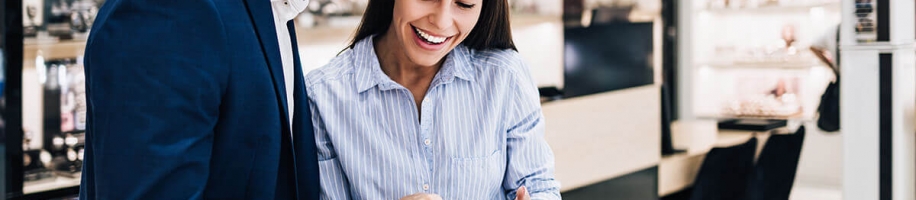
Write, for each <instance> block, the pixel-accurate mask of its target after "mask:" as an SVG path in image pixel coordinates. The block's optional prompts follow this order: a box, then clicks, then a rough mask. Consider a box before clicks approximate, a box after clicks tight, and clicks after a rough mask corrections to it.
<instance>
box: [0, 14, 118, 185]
mask: <svg viewBox="0 0 916 200" xmlns="http://www.w3.org/2000/svg"><path fill="white" fill-rule="evenodd" d="M18 2H19V3H20V4H19V5H15V10H11V9H12V8H9V9H6V11H15V13H16V14H15V16H16V18H17V19H16V21H21V24H19V23H17V24H7V25H8V27H12V28H15V29H16V30H17V34H15V38H11V40H15V42H16V43H17V44H18V46H17V47H12V46H10V48H16V49H15V50H13V49H9V50H8V51H9V52H11V53H12V52H15V54H10V55H9V56H7V58H9V60H8V62H7V63H8V65H7V66H9V67H7V68H6V70H5V72H6V74H7V75H10V77H9V78H7V80H8V81H7V82H8V83H10V84H7V85H6V86H7V87H8V88H10V90H9V91H15V92H11V93H10V94H15V95H16V96H12V95H11V96H8V101H6V103H7V105H10V108H12V109H11V110H4V118H5V119H11V120H10V122H12V123H6V125H7V126H11V127H8V128H6V129H5V130H6V131H7V133H9V134H7V136H9V137H7V144H8V145H10V146H8V147H7V151H8V152H7V153H6V155H7V156H8V157H9V159H7V162H8V165H9V166H11V167H10V169H9V170H8V171H7V174H8V175H9V176H8V177H9V178H7V180H8V181H9V182H8V185H7V187H6V189H7V194H8V198H12V199H51V198H62V197H72V196H75V195H76V194H77V192H78V189H79V184H80V172H81V170H82V158H83V147H84V138H85V136H84V135H85V130H86V111H87V104H86V95H85V92H86V88H85V82H84V80H85V77H84V75H83V67H82V63H83V61H82V56H83V53H84V49H85V44H86V40H87V38H88V35H89V30H90V29H91V27H92V22H93V21H94V20H95V15H96V14H97V12H98V10H99V7H101V5H102V4H103V3H104V0H23V1H18ZM7 16H12V15H7ZM8 21H9V20H8ZM8 46H9V45H8ZM13 109H15V110H13Z"/></svg>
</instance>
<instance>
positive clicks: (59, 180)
mask: <svg viewBox="0 0 916 200" xmlns="http://www.w3.org/2000/svg"><path fill="white" fill-rule="evenodd" d="M76 176H77V177H78V176H80V175H79V173H77V174H76ZM79 185H80V179H79V178H67V177H60V176H57V177H55V179H54V180H51V181H42V182H39V183H28V182H26V183H25V185H24V186H23V187H22V193H24V194H32V193H38V192H45V191H50V190H56V189H61V188H68V187H74V186H79Z"/></svg>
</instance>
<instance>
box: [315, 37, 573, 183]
mask: <svg viewBox="0 0 916 200" xmlns="http://www.w3.org/2000/svg"><path fill="white" fill-rule="evenodd" d="M306 86H307V87H308V93H309V95H308V96H309V101H311V102H310V105H311V111H312V121H313V122H314V125H315V137H316V139H317V140H316V142H317V143H318V159H319V166H320V168H321V188H322V195H321V196H322V199H372V200H374V199H399V198H401V197H404V196H407V195H410V194H414V193H421V192H422V193H433V194H438V195H441V196H442V197H443V198H444V199H449V200H459V199H471V200H477V199H515V190H516V189H517V188H518V187H519V186H526V187H527V188H528V191H529V192H530V193H531V196H532V198H533V199H560V193H559V188H560V185H559V183H558V182H557V181H556V180H554V174H553V172H554V159H553V152H552V151H551V150H550V147H549V146H548V145H547V142H545V141H544V118H543V115H542V114H541V107H540V103H539V98H538V92H537V88H536V87H535V85H534V81H533V80H532V78H531V75H530V72H529V71H528V68H527V65H525V64H524V63H523V62H522V59H521V57H520V56H519V55H518V53H517V52H515V51H513V50H492V51H473V50H470V49H468V48H466V47H464V46H461V45H459V46H458V47H456V48H455V49H454V50H452V52H451V53H449V54H448V56H447V58H446V61H445V62H444V64H443V66H442V68H441V69H440V71H439V73H438V74H436V77H435V78H434V79H433V81H432V84H431V86H430V88H429V91H428V92H427V94H426V97H425V98H424V100H423V102H422V106H420V107H419V108H417V106H416V105H417V104H416V103H415V102H414V100H413V95H411V93H410V91H409V90H407V89H406V88H405V87H403V86H401V85H399V84H397V83H395V82H394V81H392V80H391V79H390V78H389V77H388V76H387V75H385V74H384V73H383V72H382V70H381V68H380V66H379V63H378V59H377V57H376V54H375V51H374V48H373V43H372V38H371V37H370V38H367V39H364V40H362V41H360V42H359V43H358V44H357V45H356V46H355V47H354V49H350V50H347V51H346V52H344V53H342V54H341V55H339V56H338V57H337V58H335V59H333V60H332V61H331V62H330V63H329V64H328V65H326V66H324V67H322V68H319V69H316V70H314V71H312V72H310V73H309V74H308V75H307V76H306ZM417 109H419V112H418V110H417Z"/></svg>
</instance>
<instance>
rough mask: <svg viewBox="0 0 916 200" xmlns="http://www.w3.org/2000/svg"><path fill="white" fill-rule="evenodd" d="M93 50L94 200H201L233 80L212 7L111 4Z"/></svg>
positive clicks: (170, 1)
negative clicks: (225, 95)
mask: <svg viewBox="0 0 916 200" xmlns="http://www.w3.org/2000/svg"><path fill="white" fill-rule="evenodd" d="M100 13H105V14H106V15H105V16H101V17H104V18H100V20H99V21H100V22H103V23H100V24H96V25H97V26H98V27H94V28H95V29H94V30H93V33H92V34H93V35H92V38H91V39H90V41H89V44H88V45H87V49H86V60H85V64H86V75H87V88H88V94H87V95H88V96H87V98H88V100H89V104H90V114H89V117H90V118H89V121H88V122H89V130H88V136H87V140H89V142H90V144H89V146H90V148H91V150H92V154H91V156H92V161H91V162H92V163H91V165H92V172H91V173H89V176H91V177H86V178H89V179H91V180H93V181H92V185H91V186H84V187H86V188H83V189H82V192H88V193H90V194H93V195H91V196H84V197H87V198H91V199H201V198H203V197H202V195H203V191H204V188H205V187H206V182H207V178H208V175H209V168H210V156H211V151H212V146H213V141H214V139H213V138H214V137H218V136H217V135H214V127H215V125H216V123H217V121H218V115H219V112H220V98H221V96H222V94H223V90H224V88H223V87H224V86H225V84H224V83H225V81H226V80H227V77H228V73H227V72H228V71H229V70H228V69H226V68H228V66H227V65H226V63H223V60H222V58H221V52H222V50H223V49H224V47H225V44H226V43H225V41H226V38H225V32H224V30H223V26H222V22H221V21H220V17H219V14H218V13H217V11H216V8H215V7H214V5H213V4H212V3H211V2H210V1H208V0H120V1H116V2H113V3H111V4H106V8H105V9H103V10H102V11H101V12H100Z"/></svg>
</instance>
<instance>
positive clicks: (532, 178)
mask: <svg viewBox="0 0 916 200" xmlns="http://www.w3.org/2000/svg"><path fill="white" fill-rule="evenodd" d="M516 63H517V65H519V66H520V67H515V68H516V69H520V70H518V73H516V75H515V78H514V83H510V84H513V85H515V88H512V89H511V91H512V94H511V96H512V97H511V98H509V101H511V102H509V105H510V106H509V108H508V109H509V113H510V115H509V119H508V120H509V122H510V125H509V129H508V130H507V133H508V136H507V139H506V140H507V141H506V143H507V151H506V153H507V157H508V158H507V159H508V164H507V167H506V176H505V179H504V180H503V189H505V190H506V191H509V192H508V193H507V194H506V195H507V196H506V198H507V199H509V200H512V199H515V197H516V190H517V189H518V188H519V187H520V186H525V187H526V188H527V189H528V193H529V194H530V195H531V199H561V198H560V184H559V182H558V181H556V180H555V179H554V157H553V151H552V150H551V149H550V146H549V145H548V144H547V141H546V140H544V115H543V114H542V113H541V105H540V100H539V95H538V91H537V87H536V86H535V83H534V81H533V79H532V78H531V73H530V72H529V71H528V66H527V65H525V64H524V63H523V62H521V61H519V62H516Z"/></svg>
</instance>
